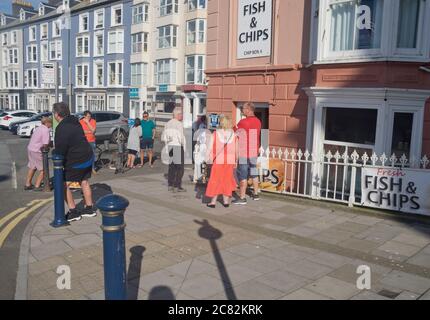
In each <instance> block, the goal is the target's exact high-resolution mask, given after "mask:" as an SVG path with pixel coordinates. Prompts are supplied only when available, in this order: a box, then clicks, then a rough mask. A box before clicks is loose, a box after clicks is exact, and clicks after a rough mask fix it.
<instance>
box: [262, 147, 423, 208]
mask: <svg viewBox="0 0 430 320" xmlns="http://www.w3.org/2000/svg"><path fill="white" fill-rule="evenodd" d="M270 161H277V162H278V164H279V162H281V163H282V164H283V170H284V172H283V179H280V180H283V181H282V185H281V186H280V187H281V188H278V189H277V190H276V191H274V190H273V189H272V190H264V188H263V189H262V191H269V192H277V193H283V194H288V195H293V196H299V197H307V198H312V199H318V200H327V201H335V202H341V203H345V204H348V205H349V206H354V205H358V206H363V205H365V204H363V203H364V202H363V201H362V199H361V198H362V195H361V171H362V170H363V168H378V169H380V168H389V169H390V168H391V169H393V168H398V169H401V170H403V169H405V168H408V169H415V170H418V171H420V170H422V171H423V172H426V173H429V172H430V170H429V169H430V168H429V164H430V159H429V158H428V157H427V156H423V157H422V158H421V159H408V158H407V157H406V155H404V154H403V155H402V156H401V157H400V158H398V157H397V156H396V155H395V154H393V155H391V156H390V157H388V156H387V155H386V154H385V153H383V154H382V155H380V156H378V155H377V154H376V153H373V154H371V155H370V156H369V155H368V154H367V153H366V152H365V153H363V154H362V155H360V154H358V152H357V151H355V150H354V151H353V152H352V153H350V154H349V153H347V152H344V153H342V154H341V153H340V152H339V151H336V152H335V153H333V152H332V151H328V152H326V153H323V154H311V153H310V152H309V151H308V150H306V151H304V152H303V151H302V150H300V149H299V150H296V149H288V148H287V149H282V148H279V149H277V148H267V149H263V148H261V149H260V157H259V160H258V163H259V173H260V182H262V181H264V179H265V178H266V179H267V178H268V176H270V172H268V170H269V169H270V165H269V163H270ZM278 178H279V177H278ZM429 185H430V182H429ZM429 196H430V195H429Z"/></svg>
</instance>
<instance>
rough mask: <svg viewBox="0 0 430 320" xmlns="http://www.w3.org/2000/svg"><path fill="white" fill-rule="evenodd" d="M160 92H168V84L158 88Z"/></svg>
mask: <svg viewBox="0 0 430 320" xmlns="http://www.w3.org/2000/svg"><path fill="white" fill-rule="evenodd" d="M158 91H160V92H167V84H162V85H159V86H158Z"/></svg>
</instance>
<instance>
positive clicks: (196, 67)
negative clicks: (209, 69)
mask: <svg viewBox="0 0 430 320" xmlns="http://www.w3.org/2000/svg"><path fill="white" fill-rule="evenodd" d="M188 58H193V59H194V68H193V69H194V70H193V74H194V79H193V81H192V82H191V81H189V80H188V70H189V68H188V67H187V66H188ZM199 58H201V59H202V60H201V61H202V68H201V69H200V68H199ZM205 65H206V56H205V55H201V54H196V55H188V56H185V83H186V84H202V85H203V84H205V81H206V76H205ZM200 73H201V74H202V81H201V82H200V81H198V78H199V74H200Z"/></svg>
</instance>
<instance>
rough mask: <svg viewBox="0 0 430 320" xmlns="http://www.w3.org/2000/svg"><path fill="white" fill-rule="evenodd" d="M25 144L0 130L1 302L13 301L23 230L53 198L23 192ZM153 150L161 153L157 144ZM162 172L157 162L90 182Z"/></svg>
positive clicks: (103, 172) (105, 172)
mask: <svg viewBox="0 0 430 320" xmlns="http://www.w3.org/2000/svg"><path fill="white" fill-rule="evenodd" d="M28 142H29V139H28V138H21V137H18V136H14V135H12V134H11V133H10V132H8V131H4V130H0V195H1V198H0V270H1V272H0V284H1V285H0V299H14V295H15V288H16V276H17V269H18V257H19V248H20V244H21V239H22V235H23V233H24V230H25V227H26V226H27V224H28V223H29V222H30V221H31V218H32V217H33V216H34V215H35V214H36V213H37V212H38V210H39V209H40V207H43V205H44V204H45V203H46V200H47V199H49V198H52V196H53V195H52V193H43V192H33V191H24V182H25V176H26V174H27V144H28ZM112 147H113V146H112ZM155 149H156V150H159V149H160V144H159V143H157V142H156V144H155ZM108 158H110V157H108ZM12 162H15V165H16V172H17V175H16V177H17V179H16V184H17V188H16V189H14V188H13V185H14V182H13V180H14V179H13V175H12ZM51 167H52V165H51ZM164 170H165V168H164V166H163V165H161V164H160V163H159V162H156V163H155V167H154V168H153V169H150V168H149V166H147V165H146V166H144V167H143V168H142V169H136V170H131V171H129V172H127V173H125V174H119V175H115V174H114V171H113V170H109V169H108V168H105V169H101V170H100V171H99V173H98V174H97V175H95V176H94V177H93V179H92V182H93V183H95V182H101V181H105V180H110V179H114V178H115V177H118V178H123V177H124V175H125V176H134V175H142V174H145V172H150V173H154V172H160V174H162V172H164Z"/></svg>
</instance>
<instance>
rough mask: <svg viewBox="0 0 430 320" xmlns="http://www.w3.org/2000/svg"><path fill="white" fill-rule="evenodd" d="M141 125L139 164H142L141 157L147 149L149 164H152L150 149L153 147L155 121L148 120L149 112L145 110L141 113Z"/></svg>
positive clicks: (142, 157)
mask: <svg viewBox="0 0 430 320" xmlns="http://www.w3.org/2000/svg"><path fill="white" fill-rule="evenodd" d="M141 126H142V139H141V140H140V165H139V167H142V166H143V159H144V156H145V150H148V159H149V165H150V166H151V168H152V167H153V165H152V154H153V152H152V149H154V138H155V123H154V121H152V120H149V113H148V112H147V111H145V112H144V113H143V120H142V123H141Z"/></svg>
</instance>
